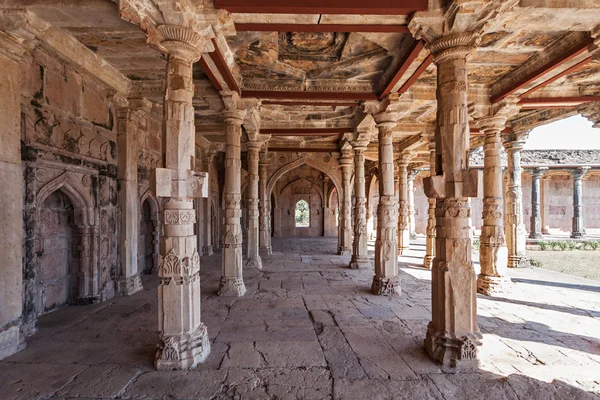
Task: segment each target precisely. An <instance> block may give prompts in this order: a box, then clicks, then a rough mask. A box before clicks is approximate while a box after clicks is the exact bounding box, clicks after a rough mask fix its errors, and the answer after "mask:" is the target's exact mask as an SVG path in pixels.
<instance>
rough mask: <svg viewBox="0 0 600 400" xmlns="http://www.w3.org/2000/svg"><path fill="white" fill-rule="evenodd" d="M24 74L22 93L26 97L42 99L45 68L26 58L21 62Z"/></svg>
mask: <svg viewBox="0 0 600 400" xmlns="http://www.w3.org/2000/svg"><path fill="white" fill-rule="evenodd" d="M21 68H22V71H23V73H22V74H21V77H22V80H23V88H22V93H23V95H24V96H26V97H30V98H35V99H41V98H42V96H43V92H44V89H43V88H44V67H43V66H42V65H40V64H38V63H37V62H35V61H34V60H33V58H31V57H25V58H24V59H23V61H22V62H21Z"/></svg>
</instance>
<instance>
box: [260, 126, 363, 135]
mask: <svg viewBox="0 0 600 400" xmlns="http://www.w3.org/2000/svg"><path fill="white" fill-rule="evenodd" d="M350 131H352V128H271V129H268V128H265V129H261V130H260V133H264V134H265V135H273V136H336V135H339V134H342V133H346V132H350Z"/></svg>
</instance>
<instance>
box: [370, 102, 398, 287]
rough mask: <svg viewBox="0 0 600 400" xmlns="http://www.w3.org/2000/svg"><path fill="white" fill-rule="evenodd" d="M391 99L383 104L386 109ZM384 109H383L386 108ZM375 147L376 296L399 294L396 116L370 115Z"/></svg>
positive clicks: (393, 114)
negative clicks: (395, 179)
mask: <svg viewBox="0 0 600 400" xmlns="http://www.w3.org/2000/svg"><path fill="white" fill-rule="evenodd" d="M391 99H392V98H391V97H390V96H388V100H386V102H385V103H383V106H384V107H385V106H387V104H386V103H389V102H390V100H391ZM386 108H387V107H386ZM374 118H375V122H376V123H377V129H378V142H379V143H378V146H379V149H378V150H379V157H378V158H379V205H378V207H377V239H376V240H375V276H373V283H372V285H371V292H372V293H373V294H376V295H392V294H399V293H400V277H399V276H398V257H397V256H396V251H397V250H396V249H397V248H398V244H397V240H398V236H397V229H398V213H397V210H398V202H397V200H396V196H395V192H394V148H393V144H392V136H393V135H392V131H393V128H394V126H395V125H396V121H397V114H396V113H393V112H388V111H385V108H384V110H383V111H382V112H379V113H377V114H375V115H374Z"/></svg>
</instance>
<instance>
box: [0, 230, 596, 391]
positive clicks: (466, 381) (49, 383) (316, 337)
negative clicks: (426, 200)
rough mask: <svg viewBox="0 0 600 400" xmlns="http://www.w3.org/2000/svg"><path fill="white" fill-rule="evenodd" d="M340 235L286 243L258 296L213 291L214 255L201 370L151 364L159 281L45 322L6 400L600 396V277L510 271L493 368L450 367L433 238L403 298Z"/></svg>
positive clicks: (492, 315) (207, 280)
mask: <svg viewBox="0 0 600 400" xmlns="http://www.w3.org/2000/svg"><path fill="white" fill-rule="evenodd" d="M336 244H337V243H336V240H335V239H324V238H319V239H304V238H295V239H275V240H274V241H273V247H274V252H273V256H272V257H265V258H264V261H263V263H264V269H263V271H262V272H258V271H251V270H246V271H245V274H246V285H247V287H248V294H247V295H246V296H245V297H243V298H239V299H234V298H219V297H217V296H216V295H215V292H216V289H217V284H218V279H219V276H220V273H219V263H220V257H219V256H218V255H215V256H212V257H205V258H203V259H202V270H203V280H202V288H203V296H204V297H203V320H204V322H205V323H206V324H207V326H208V329H209V333H210V336H211V340H212V352H211V355H210V357H209V359H208V360H207V362H206V363H204V364H203V365H202V366H200V367H199V368H197V369H196V370H193V371H179V372H177V371H174V372H156V371H154V370H153V367H152V361H153V358H154V353H155V348H156V342H157V333H156V331H155V330H156V325H157V323H156V320H157V316H156V315H157V300H156V285H157V280H156V278H155V277H150V276H148V277H145V279H144V284H145V287H146V289H145V290H144V291H143V292H141V293H139V294H137V295H134V296H132V297H129V298H117V299H114V300H112V301H109V302H107V303H103V304H97V305H92V306H82V307H67V308H63V309H61V310H59V311H56V312H54V313H52V314H49V315H46V316H44V317H42V318H40V320H39V332H38V333H37V334H36V335H35V336H34V337H32V338H30V339H29V341H28V347H27V349H26V350H24V351H22V352H21V353H19V354H16V355H14V356H13V357H11V358H9V359H7V360H4V361H2V362H0V399H2V400H8V399H27V400H29V399H46V398H52V399H71V398H78V399H81V398H87V399H115V398H118V399H329V398H335V399H369V400H374V399H445V400H450V399H486V400H495V399H544V400H546V399H557V400H558V399H560V400H563V399H569V400H571V399H587V398H592V399H598V398H599V396H598V395H599V394H600V296H599V293H600V282H595V281H590V280H585V279H581V278H576V277H570V276H567V275H562V274H559V273H554V272H551V271H545V270H541V269H527V270H511V271H510V273H511V276H512V278H513V281H514V285H513V289H512V291H511V293H509V294H506V295H503V296H501V297H497V298H493V299H492V298H483V297H481V296H480V297H479V298H478V301H479V303H478V309H479V324H480V328H481V330H482V332H483V336H484V339H483V340H484V346H483V348H482V352H481V353H482V365H481V370H480V371H479V372H477V373H460V374H444V373H441V371H440V370H439V369H438V367H437V366H436V365H435V364H433V363H432V362H431V361H430V360H429V358H428V357H427V356H426V355H425V353H424V352H423V350H422V348H421V344H422V342H423V337H424V334H425V328H426V325H427V323H428V321H429V319H430V314H431V309H430V273H429V271H427V270H424V269H422V268H418V266H419V265H420V263H421V260H422V256H423V250H424V244H423V242H422V240H417V241H416V242H415V243H413V250H412V251H411V252H410V253H409V254H407V255H406V256H405V257H402V259H401V262H402V263H401V265H402V269H401V277H402V287H403V293H402V295H401V296H400V297H397V298H384V297H376V296H373V295H371V294H370V293H369V291H368V289H369V286H370V283H371V278H372V272H371V271H353V270H349V269H346V268H345V265H347V264H348V261H349V258H348V257H340V256H336V255H335V249H336Z"/></svg>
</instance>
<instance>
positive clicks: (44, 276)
mask: <svg viewBox="0 0 600 400" xmlns="http://www.w3.org/2000/svg"><path fill="white" fill-rule="evenodd" d="M39 212H40V214H39V215H40V246H41V252H40V253H41V257H40V259H39V261H40V264H39V265H40V283H39V285H38V290H39V293H38V301H39V302H40V304H39V306H38V307H37V310H38V315H42V314H46V313H49V312H52V311H55V310H57V309H59V308H61V307H64V306H66V305H68V304H71V303H73V302H75V300H76V299H77V297H78V293H77V287H78V285H77V271H78V270H79V267H80V260H79V251H78V250H77V249H78V248H79V235H78V229H77V226H76V225H75V214H74V207H73V204H72V203H71V201H70V200H69V198H68V197H67V196H66V195H65V194H64V193H63V192H62V191H60V190H57V191H55V192H53V193H52V194H50V195H49V196H48V197H46V199H45V200H44V202H43V203H42V206H41V208H40V210H39Z"/></svg>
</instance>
